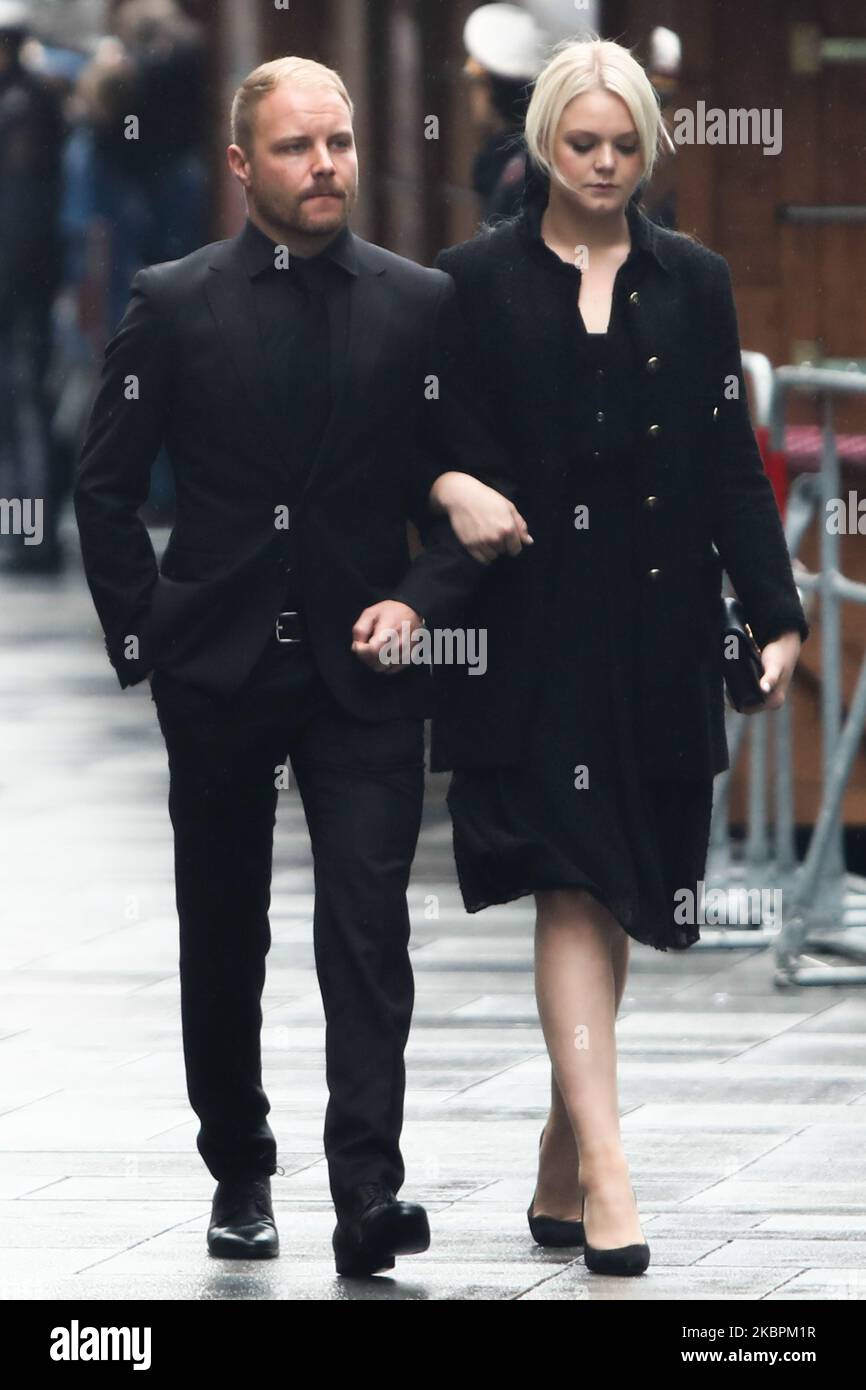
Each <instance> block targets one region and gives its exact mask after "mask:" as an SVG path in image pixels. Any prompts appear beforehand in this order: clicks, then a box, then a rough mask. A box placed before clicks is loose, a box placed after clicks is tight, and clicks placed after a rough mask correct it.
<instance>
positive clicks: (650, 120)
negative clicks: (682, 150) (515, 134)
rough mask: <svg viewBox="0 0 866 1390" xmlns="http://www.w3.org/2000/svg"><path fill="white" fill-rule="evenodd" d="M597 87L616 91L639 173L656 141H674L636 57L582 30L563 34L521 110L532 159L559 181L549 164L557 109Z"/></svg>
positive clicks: (649, 162) (649, 164)
mask: <svg viewBox="0 0 866 1390" xmlns="http://www.w3.org/2000/svg"><path fill="white" fill-rule="evenodd" d="M599 88H602V89H604V90H606V91H608V92H613V94H614V95H615V96H618V97H621V98H622V100H623V101H624V102H625V104H626V106H627V107H628V109H629V114H630V115H631V118H632V120H633V122H634V127H635V130H636V131H637V135H638V139H639V141H640V149H641V153H642V155H643V178H644V179H648V178H649V177H650V175H651V174H652V171H653V168H654V166H655V162H656V157H657V155H658V152H659V143H660V141H661V140H665V141H666V143H667V146H668V148H669V149H671V150H672V149H674V143H673V141H672V140H671V137H670V135H669V133H668V130H667V127H666V126H665V124H664V121H663V120H662V116H661V112H660V110H659V99H658V97H657V95H656V92H655V89H654V88H653V85H652V83H651V82H650V80H649V78H648V77H647V75H646V72H645V71H644V69H643V68H642V67H641V65H640V63H639V62H638V61H637V59H636V58H633V57H632V55H631V53H630V52H629V50H628V49H627V48H624V47H623V46H622V44H619V43H614V42H613V40H612V39H601V38H599V36H598V35H597V34H587V35H586V36H585V37H582V38H579V39H566V40H565V41H564V42H563V43H561V44H558V45H557V47H556V48H555V49H554V50H553V57H552V58H551V59H550V61H549V62H548V64H547V65H546V67H545V68H544V69H543V70H542V72H541V73H539V76H538V78H537V80H536V83H535V89H534V91H533V93H532V100H531V101H530V103H529V110H528V111H527V113H526V144H527V148H528V150H529V155H530V158H531V159H532V161H533V162H534V163H535V164H536V165H537V166H538V167H539V168H540V169H542V170H543V171H544V173H545V174H547V176H548V177H550V176H551V174H556V176H557V177H558V178H559V179H560V181H561V182H562V181H563V180H562V178H561V175H560V174H559V171H558V170H557V169H556V168H555V167H554V166H553V163H552V160H551V149H552V146H553V140H554V137H555V135H556V131H557V127H558V126H559V122H560V120H561V119H562V113H563V111H564V110H565V108H566V106H567V105H568V103H569V102H570V101H573V100H574V98H575V97H578V96H581V95H582V94H583V93H584V92H592V91H597V90H598V89H599Z"/></svg>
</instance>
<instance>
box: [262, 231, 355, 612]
mask: <svg viewBox="0 0 866 1390" xmlns="http://www.w3.org/2000/svg"><path fill="white" fill-rule="evenodd" d="M241 240H242V253H243V258H244V264H245V266H246V268H247V273H248V274H249V277H250V280H251V281H252V284H253V298H254V302H255V308H256V321H257V324H258V330H259V338H260V341H261V345H262V356H263V358H264V361H265V363H266V370H267V371H268V373H269V375H270V379H271V385H272V389H273V397H274V407H275V411H276V414H277V419H278V421H279V426H278V429H279V434H278V437H279V438H282V439H285V440H286V441H287V444H290V446H291V456H292V469H293V477H294V479H295V483H296V486H302V485H303V482H304V481H305V479H306V477H307V475H308V474H309V471H310V469H311V468H312V465H313V461H314V459H315V457H316V453H317V451H318V448H319V445H320V443H321V440H322V435H323V434H324V431H325V426H326V425H327V423H328V416H329V414H330V411H331V406H332V400H331V354H332V352H333V353H335V354H337V353H339V354H341V355H344V354H345V351H346V345H347V339H348V332H349V287H350V283H351V278H352V277H353V276H356V275H357V274H358V267H357V262H356V257H355V250H354V247H353V245H352V239H351V236H350V235H349V229H348V227H343V229H342V230H341V231H340V233H339V234H338V235H337V237H335V239H334V240H333V241H332V242H331V243H330V245H329V246H327V247H326V248H325V250H324V251H321V252H319V254H318V255H316V256H309V257H301V256H291V255H288V254H287V252H286V250H285V247H281V246H280V244H279V243H278V242H274V241H272V240H271V238H270V237H269V236H266V235H265V233H264V232H263V231H261V230H260V228H258V227H257V226H256V225H255V223H254V222H252V221H250V220H249V218H248V219H247V223H246V226H245V227H244V230H243V232H242V233H241ZM332 323H333V326H334V331H335V333H336V341H335V342H334V343H332V341H331V326H332ZM287 467H288V464H287ZM284 603H285V607H286V609H295V610H299V611H302V610H303V601H302V596H301V593H300V584H299V577H298V576H297V575H294V574H293V575H291V576H290V578H289V580H288V582H287V586H286V595H285V599H284Z"/></svg>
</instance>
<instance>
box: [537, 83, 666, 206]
mask: <svg viewBox="0 0 866 1390" xmlns="http://www.w3.org/2000/svg"><path fill="white" fill-rule="evenodd" d="M550 158H551V163H552V164H554V165H555V167H556V168H557V169H558V170H559V173H560V174H561V175H562V177H563V178H564V179H565V181H566V183H567V184H568V185H569V187H568V189H566V188H563V187H562V185H561V184H559V183H558V182H557V181H556V180H551V189H553V188H554V187H555V188H557V189H558V191H559V193H560V194H561V195H562V196H563V197H565V198H567V199H568V200H569V202H572V203H573V204H575V205H576V208H579V209H580V211H581V212H582V213H584V214H587V215H589V216H591V217H600V216H606V215H607V214H608V213H612V212H619V211H621V210H622V209H624V208H625V206H626V204H627V203H628V200H629V198H630V197H631V195H632V193H633V192H634V190H635V188H636V187H637V185H638V184H639V183H640V179H641V174H642V172H643V157H642V152H641V148H640V142H639V140H638V134H637V131H636V130H635V128H634V122H633V121H632V118H631V115H630V113H629V109H628V107H627V106H626V104H625V102H624V101H623V100H622V98H621V97H618V96H615V95H614V93H613V92H608V91H606V90H604V89H603V88H597V89H596V90H594V91H591V92H583V93H581V95H580V96H578V97H575V98H574V100H573V101H570V102H569V103H568V105H567V106H566V107H565V108H564V110H563V113H562V116H561V117H560V121H559V125H558V126H557V129H556V134H555V136H554V139H553V148H552V150H551V152H550Z"/></svg>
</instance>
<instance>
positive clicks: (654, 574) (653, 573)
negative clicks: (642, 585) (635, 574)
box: [647, 570, 661, 581]
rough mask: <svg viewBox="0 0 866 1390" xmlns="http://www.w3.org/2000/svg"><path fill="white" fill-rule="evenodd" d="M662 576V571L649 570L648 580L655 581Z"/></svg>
mask: <svg viewBox="0 0 866 1390" xmlns="http://www.w3.org/2000/svg"><path fill="white" fill-rule="evenodd" d="M660 574H661V570H647V579H652V580H653V581H655V580H656V579H658V577H659V575H660Z"/></svg>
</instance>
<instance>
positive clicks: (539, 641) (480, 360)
mask: <svg viewBox="0 0 866 1390" xmlns="http://www.w3.org/2000/svg"><path fill="white" fill-rule="evenodd" d="M546 201H547V199H546V194H545V192H544V189H542V190H541V192H540V194H536V195H535V196H532V197H530V198H529V199H528V200H527V204H526V206H525V208H524V210H523V211H522V212H521V214H520V216H518V217H517V218H515V219H513V220H512V221H510V222H505V223H500V224H499V225H498V226H496V227H495V228H494V229H493V230H492V231H491V230H488V231H485V232H482V233H481V234H479V235H478V236H476V237H475V238H474V239H473V240H471V241H468V242H464V243H463V244H461V245H459V246H454V247H452V248H450V249H449V250H447V251H444V252H442V253H441V254H440V255H439V257H438V258H437V261H436V264H437V266H439V267H441V268H442V269H444V270H445V271H447V272H448V273H449V274H450V275H452V276H453V278H454V280H455V282H456V285H457V290H458V298H459V301H460V309H461V318H462V321H463V322H464V323H465V325H466V328H467V331H468V333H469V334H470V341H471V346H470V348H469V359H470V360H471V362H472V366H473V371H474V372H475V376H476V381H475V395H476V398H477V403H478V407H479V408H480V409H481V410H483V411H484V413H485V415H486V418H487V421H488V424H489V427H490V429H491V430H492V431H493V432H494V433H495V434H496V435H497V436H498V439H499V442H500V445H501V447H502V449H503V450H504V451H505V453H506V455H507V461H506V463H505V464H504V465H503V466H504V467H505V468H506V470H507V471H508V472H510V473H511V474H512V475H513V477H514V478H515V479H516V481H517V488H516V491H514V492H513V493H512V495H513V496H514V500H515V502H516V505H517V506H518V508H519V509H520V511H521V512H522V514H523V515H524V517H525V518H526V521H527V523H528V525H529V530H530V532H531V534H532V536H533V538H534V541H535V544H534V545H533V546H532V547H531V548H528V549H526V550H524V552H523V553H522V554H521V555H520V556H518V557H516V558H515V559H513V560H512V559H503V560H500V561H499V562H497V564H496V565H495V566H494V567H493V568H492V569H491V570H490V571H489V572H488V575H487V578H486V580H485V581H484V582H482V584H481V585H480V586H479V588H478V590H477V591H476V593H475V595H474V597H473V599H472V601H471V603H469V604H467V606H466V609H467V611H466V613H465V615H464V616H463V617H462V619H461V620H460V621H461V622H462V623H463V624H465V625H468V626H474V627H478V628H481V629H483V630H484V631H485V632H486V634H487V669H486V672H485V673H484V674H483V675H480V674H470V672H469V671H468V669H467V668H465V667H464V668H461V667H456V666H455V667H450V668H445V667H443V668H442V669H441V670H440V671H437V680H438V683H439V686H440V690H441V696H440V701H439V708H440V714H439V716H438V717H437V718H434V723H433V740H432V748H431V767H432V768H434V769H435V770H442V769H445V768H454V767H483V766H487V767H490V766H496V765H502V764H508V763H515V762H518V761H519V760H520V759H521V757H522V750H523V743H524V736H525V734H526V732H527V731H528V729H529V726H530V722H531V720H532V719H533V717H534V715H533V705H534V696H535V692H536V691H537V689H538V684H539V682H540V681H543V680H544V679H545V651H546V649H547V647H548V645H549V644H550V643H551V642H554V641H557V640H561V638H560V636H559V635H558V634H557V632H556V631H555V630H553V627H552V618H551V614H552V612H555V610H556V605H555V603H553V601H552V600H553V594H554V586H555V579H554V577H553V576H554V573H555V570H554V569H553V568H552V562H553V560H554V558H555V554H556V539H555V538H556V536H557V535H558V534H559V532H560V520H561V517H562V516H563V515H564V514H570V513H571V511H572V504H571V501H570V498H571V492H572V479H573V472H574V468H575V466H576V464H575V459H574V437H575V414H574V411H575V402H576V399H577V397H576V390H578V389H580V388H579V386H578V385H577V384H578V383H580V382H581V381H584V380H585V378H584V377H581V376H580V367H579V360H578V354H577V334H576V330H575V315H576V312H577V310H576V299H577V288H578V282H579V276H578V275H577V274H576V273H575V274H574V281H575V283H574V285H573V287H572V288H570V287H569V285H565V286H564V285H563V278H562V276H561V275H560V274H553V275H552V274H551V272H550V261H551V259H552V258H553V257H554V253H553V252H552V251H550V249H549V248H547V247H545V246H544V245H543V243H542V242H541V239H540V233H539V227H540V216H541V212H542V211H543V208H544V206H545V205H546ZM627 217H628V221H629V225H630V230H631V235H632V240H633V241H636V242H637V244H638V245H641V246H643V247H644V248H645V249H647V250H648V251H649V253H650V254H649V256H648V258H647V260H648V268H647V269H646V271H645V273H644V274H643V275H642V277H641V280H640V289H639V290H637V289H635V290H632V291H631V292H630V293H629V294H628V296H627V299H626V302H625V303H624V305H623V313H624V314H625V315H626V319H627V324H628V331H629V332H630V334H631V335H632V338H633V341H634V343H635V345H636V349H637V352H638V354H639V360H640V362H641V364H642V366H641V370H640V372H639V376H638V379H637V381H636V383H635V402H634V404H635V411H636V418H637V421H638V428H639V430H640V438H641V444H640V448H639V450H638V453H637V456H636V457H635V459H634V460H633V467H632V470H631V473H632V476H633V479H634V496H633V502H632V505H633V507H634V511H635V515H637V516H638V517H639V518H640V521H639V524H638V530H637V545H636V548H635V552H634V555H633V566H634V573H633V574H632V575H628V576H626V575H622V576H621V578H622V579H623V580H624V581H625V580H626V579H628V580H629V582H630V583H631V582H632V581H636V585H637V587H636V590H633V591H634V592H636V593H637V594H638V601H639V610H640V611H639V614H638V618H639V631H640V643H639V650H636V651H634V652H630V653H627V654H626V660H627V664H628V669H629V671H630V675H631V679H632V680H633V683H634V698H635V708H636V710H637V713H638V718H639V725H640V747H641V753H642V757H643V760H644V765H645V768H646V770H647V771H648V772H649V773H651V774H652V775H655V776H658V777H670V778H675V779H681V780H689V779H692V778H704V777H712V776H713V775H714V774H715V773H717V772H720V771H722V770H724V769H725V768H726V767H727V766H728V750H727V743H726V735H725V722H724V699H723V674H722V665H721V660H720V652H721V638H720V630H721V613H720V606H721V585H722V572H723V569H724V570H726V571H727V572H728V574H729V576H730V578H731V580H732V582H733V585H734V588H735V590H736V592H737V594H738V596H739V597H740V599H741V600H742V601H743V604H744V607H745V610H746V615H747V618H748V620H749V622H750V623H751V626H752V628H753V630H754V632H755V635H756V637H757V639H758V641H759V643H760V644H761V645H762V646H763V645H764V644H765V643H766V642H768V641H770V640H771V639H772V638H773V637H777V636H779V635H780V634H781V633H783V632H786V631H791V630H797V631H799V632H800V634H801V636H802V637H803V638H805V637H806V636H807V635H808V631H809V628H808V624H807V622H806V619H805V617H804V614H803V609H802V606H801V604H800V600H799V597H798V593H797V589H796V586H795V583H794V579H793V575H792V570H791V562H790V559H789V556H788V550H787V546H786V543H785V537H784V532H783V529H782V525H781V521H780V518H779V513H778V509H777V507H776V503H775V500H774V497H773V493H772V489H771V487H770V483H769V481H768V479H767V476H766V474H765V472H764V469H763V465H762V462H761V456H760V453H759V450H758V446H757V443H756V441H755V436H754V433H753V430H752V426H751V421H750V416H749V407H748V397H747V392H746V386H745V382H744V380H743V372H742V365H741V357H740V342H739V334H738V328H737V316H736V309H735V305H734V297H733V290H732V285H731V275H730V270H729V267H728V264H727V262H726V261H725V259H724V257H722V256H720V255H718V254H717V253H716V252H714V251H711V250H709V249H708V248H706V247H704V246H702V245H701V244H700V243H698V242H696V241H693V240H691V239H690V238H688V237H686V236H683V235H680V234H679V233H677V232H672V231H669V230H667V229H664V228H661V227H657V226H655V225H654V224H653V223H651V222H650V221H649V220H648V218H647V217H646V216H645V215H644V214H643V213H641V212H640V210H639V209H638V208H637V206H636V205H634V204H629V207H628V210H627ZM626 288H627V287H626ZM734 384H735V385H736V388H737V389H736V391H734V390H733V389H731V387H732V386H733V385H734ZM590 466H591V465H590ZM599 599H600V595H597V594H593V593H591V592H589V593H587V594H586V595H585V602H586V603H587V604H588V605H589V604H592V603H596V602H598V601H599ZM574 640H575V641H577V642H579V641H580V640H581V621H580V613H579V612H576V613H575V615H574ZM584 655H585V660H586V661H587V662H588V663H589V664H590V665H593V664H595V663H598V668H599V673H600V674H599V679H603V678H604V672H605V671H606V670H607V660H606V655H605V653H596V652H594V651H591V650H586V651H585V653H584ZM566 694H567V692H563V698H566ZM563 756H564V758H566V757H567V751H566V752H564V755H563Z"/></svg>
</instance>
